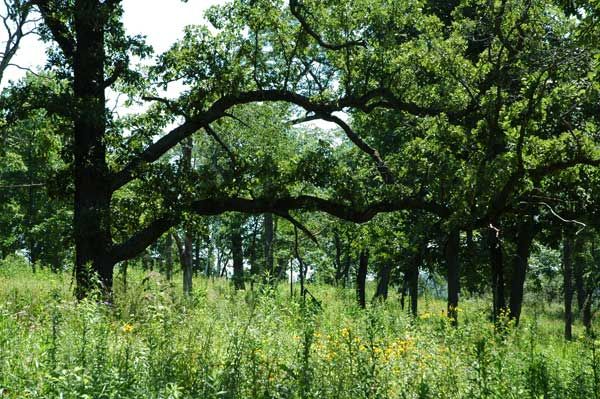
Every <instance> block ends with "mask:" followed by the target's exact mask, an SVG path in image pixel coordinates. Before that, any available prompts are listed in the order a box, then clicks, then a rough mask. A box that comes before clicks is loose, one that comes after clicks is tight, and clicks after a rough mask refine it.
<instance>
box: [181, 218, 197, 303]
mask: <svg viewBox="0 0 600 399" xmlns="http://www.w3.org/2000/svg"><path fill="white" fill-rule="evenodd" d="M193 243H194V238H193V236H192V234H191V232H190V229H189V228H187V229H186V232H185V233H184V244H183V256H182V259H181V266H182V267H183V293H184V294H185V295H190V294H191V293H192V277H193V254H192V251H193V248H192V246H193Z"/></svg>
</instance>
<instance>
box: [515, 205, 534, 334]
mask: <svg viewBox="0 0 600 399" xmlns="http://www.w3.org/2000/svg"><path fill="white" fill-rule="evenodd" d="M535 233H536V229H535V221H534V219H533V216H529V217H528V218H527V220H526V221H525V222H524V223H522V224H521V225H520V226H519V230H518V232H517V236H516V253H515V257H514V263H513V273H512V282H511V288H510V318H511V319H513V320H515V323H516V324H517V325H518V324H519V319H520V317H521V309H522V306H523V293H524V286H525V277H526V275H527V269H528V267H529V254H530V253H531V244H532V242H533V238H534V237H535Z"/></svg>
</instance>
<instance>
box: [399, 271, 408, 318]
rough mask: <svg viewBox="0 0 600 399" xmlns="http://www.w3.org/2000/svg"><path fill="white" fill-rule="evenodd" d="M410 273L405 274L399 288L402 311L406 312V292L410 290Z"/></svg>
mask: <svg viewBox="0 0 600 399" xmlns="http://www.w3.org/2000/svg"><path fill="white" fill-rule="evenodd" d="M409 273H410V272H409V271H407V272H405V273H404V277H403V278H402V286H401V287H400V288H399V291H400V309H402V310H404V302H405V298H406V291H407V290H408V284H409V282H408V280H409V278H410V277H409Z"/></svg>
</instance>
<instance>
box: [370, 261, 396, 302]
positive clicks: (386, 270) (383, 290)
mask: <svg viewBox="0 0 600 399" xmlns="http://www.w3.org/2000/svg"><path fill="white" fill-rule="evenodd" d="M391 272H392V266H391V265H390V264H389V263H385V264H383V265H382V266H381V267H380V268H379V272H378V276H377V290H376V291H375V296H374V297H373V301H377V300H384V301H385V300H387V297H388V288H389V285H390V274H391Z"/></svg>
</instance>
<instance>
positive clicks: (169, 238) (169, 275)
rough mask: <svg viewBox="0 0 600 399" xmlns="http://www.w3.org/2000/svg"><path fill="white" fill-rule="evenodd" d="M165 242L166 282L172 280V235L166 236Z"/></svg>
mask: <svg viewBox="0 0 600 399" xmlns="http://www.w3.org/2000/svg"><path fill="white" fill-rule="evenodd" d="M165 241H166V242H165V255H166V256H165V257H166V259H165V273H166V275H167V280H168V281H171V279H172V278H173V235H172V234H167V237H166V240H165Z"/></svg>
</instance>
